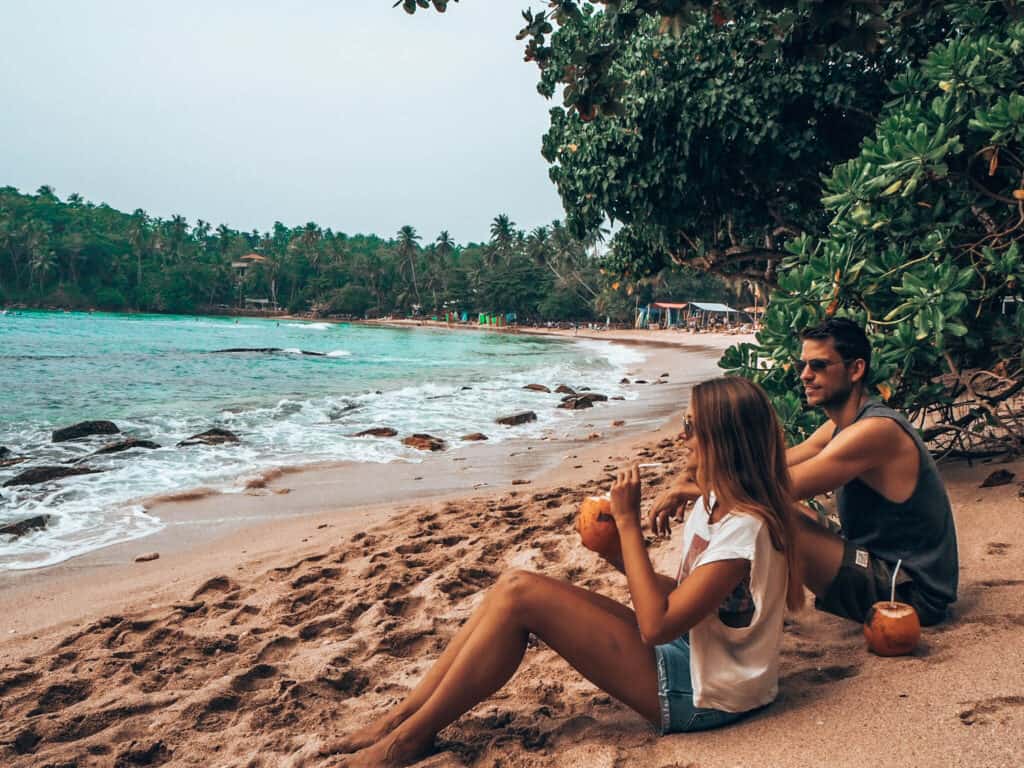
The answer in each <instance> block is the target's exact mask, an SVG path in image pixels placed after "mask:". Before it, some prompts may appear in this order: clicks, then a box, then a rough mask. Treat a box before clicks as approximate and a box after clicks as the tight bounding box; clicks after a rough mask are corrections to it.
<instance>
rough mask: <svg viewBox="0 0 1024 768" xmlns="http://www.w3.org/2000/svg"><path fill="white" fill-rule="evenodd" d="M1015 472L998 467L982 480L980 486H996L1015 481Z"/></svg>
mask: <svg viewBox="0 0 1024 768" xmlns="http://www.w3.org/2000/svg"><path fill="white" fill-rule="evenodd" d="M1013 477H1014V474H1013V472H1010V471H1009V470H1008V469H997V470H996V471H995V472H993V473H991V474H990V475H989V476H988V477H986V478H985V479H984V480H982V481H981V485H979V486H978V487H979V488H995V487H996V486H997V485H1009V484H1010V483H1012V482H1013Z"/></svg>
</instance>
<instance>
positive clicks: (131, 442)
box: [92, 437, 160, 456]
mask: <svg viewBox="0 0 1024 768" xmlns="http://www.w3.org/2000/svg"><path fill="white" fill-rule="evenodd" d="M159 447H160V446H159V445H158V444H156V443H154V442H153V441H152V440H137V439H136V438H134V437H129V438H128V439H127V440H119V441H118V442H116V443H108V444H107V445H104V446H103V447H102V448H100V449H99V450H98V451H94V452H93V454H92V455H93V456H101V455H103V454H105V453H120V452H121V451H130V450H131V449H132V448H148V449H150V450H153V449H155V448H159Z"/></svg>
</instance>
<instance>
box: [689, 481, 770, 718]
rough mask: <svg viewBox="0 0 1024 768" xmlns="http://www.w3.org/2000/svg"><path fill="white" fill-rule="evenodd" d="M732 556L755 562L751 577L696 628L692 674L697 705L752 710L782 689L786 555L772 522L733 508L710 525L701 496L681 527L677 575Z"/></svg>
mask: <svg viewBox="0 0 1024 768" xmlns="http://www.w3.org/2000/svg"><path fill="white" fill-rule="evenodd" d="M711 498H712V502H711V503H712V505H713V504H714V497H713V496H712V497H711ZM734 559H743V560H749V561H750V575H749V576H748V577H747V578H745V579H744V580H743V581H742V582H741V583H740V585H739V586H738V587H737V588H736V589H735V590H734V591H733V593H732V595H730V596H729V597H728V598H726V600H725V601H724V602H723V603H722V604H721V605H720V606H719V608H718V610H717V611H715V612H713V613H712V614H710V615H709V616H706V617H705V618H704V619H703V620H702V621H701V622H700V623H699V624H697V625H696V626H695V627H693V628H692V629H691V630H690V640H689V643H690V678H691V682H692V683H693V702H694V704H695V705H696V706H698V707H706V708H709V709H719V710H722V711H724V712H746V711H747V710H749V709H755V708H757V707H761V706H764V705H765V704H768V703H770V702H771V701H773V700H774V699H775V697H776V695H777V694H778V692H779V646H780V644H781V642H782V621H783V618H784V617H785V613H786V584H787V579H788V576H787V568H786V557H785V555H784V554H783V553H782V552H779V551H778V550H776V549H775V548H774V547H773V546H772V541H771V536H770V534H769V532H768V528H767V527H766V526H765V524H764V523H763V522H762V521H761V520H760V519H758V518H757V517H754V516H752V515H746V514H741V513H731V512H730V513H727V514H726V515H725V516H724V517H723V518H722V519H721V520H719V521H718V522H717V523H709V522H708V512H707V508H706V506H705V504H704V500H703V499H698V500H697V502H696V504H694V508H693V511H692V512H691V513H690V515H689V516H688V518H687V520H686V524H685V526H684V528H683V559H682V562H681V563H680V566H679V574H678V576H677V578H676V581H677V582H680V583H681V582H682V581H683V579H685V578H686V577H687V576H688V575H689V574H691V573H693V571H694V570H695V569H697V568H699V567H701V566H702V565H707V564H708V563H713V562H716V561H719V560H734Z"/></svg>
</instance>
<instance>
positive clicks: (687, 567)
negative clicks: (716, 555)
mask: <svg viewBox="0 0 1024 768" xmlns="http://www.w3.org/2000/svg"><path fill="white" fill-rule="evenodd" d="M709 543H710V542H709V541H708V540H707V539H705V538H703V537H701V536H699V535H697V534H696V533H695V534H693V539H692V540H691V541H690V548H689V549H688V550H687V551H686V557H684V558H683V560H682V562H680V563H679V573H677V574H676V584H681V583H682V582H683V579H685V578H686V577H687V576H689V575H690V571H691V570H693V564H694V563H695V562H697V558H698V557H700V556H701V555H703V554H704V551H705V550H706V549H707V548H708V544H709Z"/></svg>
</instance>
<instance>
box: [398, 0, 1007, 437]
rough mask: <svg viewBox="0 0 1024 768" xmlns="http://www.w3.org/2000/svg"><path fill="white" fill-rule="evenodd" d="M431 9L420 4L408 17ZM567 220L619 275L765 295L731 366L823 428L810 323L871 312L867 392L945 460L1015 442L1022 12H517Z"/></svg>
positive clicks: (732, 5)
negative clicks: (806, 333)
mask: <svg viewBox="0 0 1024 768" xmlns="http://www.w3.org/2000/svg"><path fill="white" fill-rule="evenodd" d="M416 7H421V8H423V7H429V4H428V3H425V2H419V3H418V4H417V3H412V4H410V3H406V4H405V8H406V10H407V11H410V12H412V11H415V10H416ZM524 18H525V20H526V26H525V27H524V29H523V30H522V31H521V32H520V38H521V39H524V40H526V41H527V42H526V59H527V60H528V61H533V62H536V64H537V65H538V66H539V67H540V71H541V79H540V85H539V89H540V91H541V93H543V94H544V95H546V96H549V97H552V96H554V95H556V94H557V93H558V92H559V89H561V94H562V101H563V107H556V108H555V109H553V110H552V111H551V128H550V130H549V132H548V134H547V135H546V136H545V139H544V154H545V157H546V158H547V159H548V161H549V162H550V163H551V176H552V179H553V180H554V181H555V183H556V185H557V186H558V188H559V191H560V192H561V194H562V199H563V203H564V205H565V208H566V214H567V222H568V224H569V225H570V226H571V227H573V228H576V227H580V228H585V227H588V226H593V225H594V223H595V222H599V221H602V220H604V219H605V218H611V219H613V220H615V221H617V222H622V223H623V226H622V227H621V228H620V229H619V231H618V234H617V235H616V238H615V240H614V242H613V243H612V253H611V258H610V259H609V262H608V264H609V266H610V267H611V268H612V269H614V270H615V271H616V272H618V273H619V274H622V275H627V276H635V275H641V274H644V273H646V272H648V271H650V270H657V269H659V268H660V267H661V266H662V265H664V264H665V263H667V262H669V261H671V262H675V263H684V264H688V265H692V266H697V267H700V268H701V269H704V270H708V271H711V272H716V273H718V274H721V275H723V276H725V277H726V278H729V279H731V280H733V281H738V280H744V279H745V280H750V281H753V282H758V283H761V284H762V285H764V286H765V287H766V288H768V289H769V290H771V292H772V300H771V304H770V306H769V311H768V315H767V317H766V319H765V328H764V330H763V331H762V332H761V333H760V335H759V337H758V344H756V345H743V346H741V347H738V348H735V349H733V350H730V352H729V353H728V354H727V355H726V356H725V357H724V358H723V361H722V364H723V366H724V367H726V368H727V369H728V370H731V371H734V372H739V373H742V374H744V375H747V376H750V377H753V378H755V379H758V380H760V381H762V382H763V383H764V384H765V386H766V387H768V389H769V390H770V392H771V393H772V395H773V397H774V400H775V403H776V405H777V407H778V409H779V411H780V413H781V414H782V415H783V417H784V419H785V421H786V423H787V427H788V428H789V431H790V433H791V435H792V436H794V437H799V436H801V435H804V434H806V433H807V432H808V431H809V430H810V429H811V428H813V427H814V426H816V424H817V423H818V420H819V419H820V418H821V417H820V415H818V414H815V413H813V412H810V411H808V410H806V408H805V407H804V406H803V404H802V402H801V400H800V398H799V396H798V395H797V392H798V391H799V388H798V381H797V377H796V374H795V372H794V371H793V370H792V368H791V366H790V362H791V361H792V359H793V357H794V356H795V355H796V354H797V352H798V347H799V331H800V330H801V329H802V328H804V327H806V326H808V325H811V324H814V323H816V322H818V321H819V320H821V319H822V318H823V317H825V316H828V315H833V314H841V315H848V316H852V317H855V318H857V319H859V320H861V321H863V322H864V323H866V325H867V327H868V330H869V334H870V335H871V337H872V341H873V344H874V348H875V351H876V360H875V364H874V366H873V369H874V370H873V376H874V379H873V381H872V385H873V386H874V387H875V388H876V391H877V392H878V393H879V394H881V396H883V397H884V398H886V399H888V400H889V401H890V402H892V403H893V404H895V405H897V406H900V407H903V408H905V409H907V410H908V411H910V412H911V415H912V416H914V417H916V418H917V419H919V423H920V424H921V426H922V427H923V428H924V429H925V435H926V437H928V438H929V439H931V440H933V441H934V443H933V445H934V447H935V448H936V450H937V451H939V452H943V453H957V452H960V453H963V452H967V453H970V452H975V453H977V452H979V451H981V452H985V451H991V450H1003V449H1006V448H1007V447H1008V448H1010V449H1013V450H1018V451H1019V450H1021V448H1022V440H1024V402H1022V390H1024V357H1022V355H1024V351H1022V339H1024V301H1022V300H1021V299H1022V297H1024V288H1022V281H1024V267H1022V254H1021V249H1022V245H1021V242H1020V240H1021V237H1022V235H1024V207H1022V206H1024V200H1022V198H1024V162H1022V159H1024V144H1022V132H1024V96H1022V91H1024V88H1022V86H1024V65H1022V62H1024V51H1022V46H1024V41H1022V38H1021V29H1022V26H1021V25H1022V19H1024V8H1022V7H1021V6H1020V4H1019V3H1017V2H1013V0H1002V1H999V0H974V1H973V2H969V1H967V0H946V1H945V2H943V1H941V0H940V1H934V0H933V1H932V2H926V1H925V0H894V1H893V2H872V1H870V0H868V1H867V2H862V1H859V0H790V1H788V2H786V1H783V0H778V1H775V0H760V1H757V0H729V1H727V0H616V1H614V2H613V1H609V2H603V3H593V4H590V3H582V2H573V1H571V0H552V1H551V2H550V3H548V7H547V9H545V10H543V11H540V12H533V11H527V12H525V13H524Z"/></svg>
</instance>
